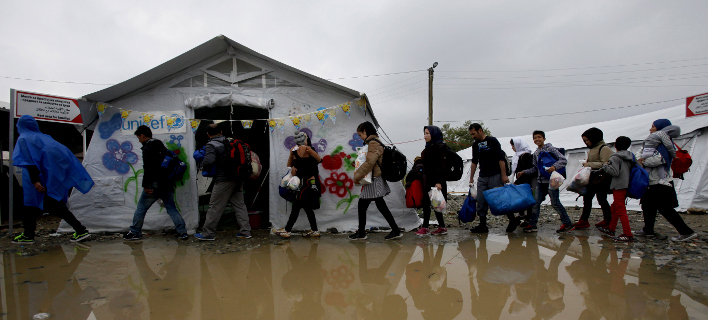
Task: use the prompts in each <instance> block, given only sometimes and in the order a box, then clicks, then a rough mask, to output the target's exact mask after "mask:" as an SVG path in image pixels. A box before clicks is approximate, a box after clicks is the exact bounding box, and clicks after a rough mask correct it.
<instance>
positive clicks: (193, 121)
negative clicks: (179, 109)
mask: <svg viewBox="0 0 708 320" xmlns="http://www.w3.org/2000/svg"><path fill="white" fill-rule="evenodd" d="M201 122H202V120H199V119H189V124H190V125H191V126H192V133H197V128H199V123H201Z"/></svg>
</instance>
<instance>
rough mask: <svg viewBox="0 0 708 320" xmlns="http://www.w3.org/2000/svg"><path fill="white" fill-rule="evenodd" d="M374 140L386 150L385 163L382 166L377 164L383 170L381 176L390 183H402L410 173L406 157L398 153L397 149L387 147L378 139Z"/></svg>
mask: <svg viewBox="0 0 708 320" xmlns="http://www.w3.org/2000/svg"><path fill="white" fill-rule="evenodd" d="M373 140H374V141H376V142H378V143H379V144H380V145H381V146H382V147H383V148H384V152H383V161H381V164H378V162H377V164H378V165H379V167H380V168H381V176H382V177H383V178H384V179H386V181H389V182H396V181H401V179H403V177H405V176H406V173H407V172H408V163H407V162H406V156H405V155H403V153H401V152H400V151H398V149H396V147H389V146H386V145H384V144H383V143H382V142H381V141H379V140H378V139H373Z"/></svg>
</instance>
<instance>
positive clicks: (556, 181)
mask: <svg viewBox="0 0 708 320" xmlns="http://www.w3.org/2000/svg"><path fill="white" fill-rule="evenodd" d="M563 182H565V178H563V176H562V175H561V174H560V173H558V171H553V173H551V180H550V181H549V182H548V187H549V188H550V189H551V190H558V188H560V186H561V185H563Z"/></svg>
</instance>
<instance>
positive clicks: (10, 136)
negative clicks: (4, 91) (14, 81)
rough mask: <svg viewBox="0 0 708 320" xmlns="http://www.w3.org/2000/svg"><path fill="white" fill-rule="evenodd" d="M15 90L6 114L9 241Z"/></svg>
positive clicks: (11, 219)
mask: <svg viewBox="0 0 708 320" xmlns="http://www.w3.org/2000/svg"><path fill="white" fill-rule="evenodd" d="M15 103H16V101H15V89H10V114H8V117H7V118H8V126H7V151H8V154H9V156H8V157H7V167H8V168H9V170H8V175H7V177H8V179H7V183H8V190H9V192H8V199H7V209H8V210H7V212H8V216H7V217H8V224H9V232H8V235H9V236H10V239H12V232H13V224H14V221H13V217H12V216H13V215H14V214H15V213H14V212H13V211H14V210H12V209H13V205H14V204H13V203H12V202H13V200H14V198H15V197H14V194H13V192H14V190H13V187H14V186H15V184H14V182H15V167H14V166H13V165H12V152H13V151H14V150H13V149H14V147H15V145H14V142H15Z"/></svg>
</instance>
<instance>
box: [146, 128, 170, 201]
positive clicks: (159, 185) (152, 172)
mask: <svg viewBox="0 0 708 320" xmlns="http://www.w3.org/2000/svg"><path fill="white" fill-rule="evenodd" d="M140 149H141V150H142V151H143V188H145V189H153V190H154V189H158V190H159V192H163V191H172V190H173V189H174V182H172V181H170V180H169V179H167V176H166V174H165V171H164V169H162V167H161V164H162V161H163V160H164V159H165V155H166V154H167V148H166V147H165V144H164V143H162V141H160V140H157V139H150V140H148V141H146V142H145V143H144V144H143V146H142V147H141V148H140Z"/></svg>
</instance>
